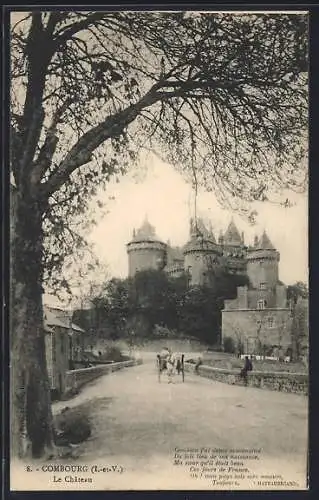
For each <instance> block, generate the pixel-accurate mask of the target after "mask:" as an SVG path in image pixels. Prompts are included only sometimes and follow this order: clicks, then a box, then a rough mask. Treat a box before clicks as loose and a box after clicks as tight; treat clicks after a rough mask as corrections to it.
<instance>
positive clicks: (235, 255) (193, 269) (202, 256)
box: [127, 219, 246, 286]
mask: <svg viewBox="0 0 319 500" xmlns="http://www.w3.org/2000/svg"><path fill="white" fill-rule="evenodd" d="M245 251H246V247H245V245H244V242H243V237H242V236H240V235H239V232H238V230H237V228H236V226H235V224H234V222H233V221H231V223H230V225H229V227H228V229H227V231H226V232H225V235H224V236H223V235H222V234H221V235H220V236H219V241H218V242H217V241H216V239H215V236H214V234H213V230H212V228H211V227H209V228H207V227H206V226H205V224H204V223H203V221H202V220H201V219H198V220H197V221H196V222H195V221H194V220H193V219H192V220H191V221H190V233H189V240H188V241H187V243H186V244H185V245H184V246H183V247H172V246H171V245H170V243H169V242H167V243H164V242H163V241H161V240H160V238H159V237H158V236H157V235H156V233H155V228H154V227H153V226H152V225H151V224H150V223H149V222H148V220H147V219H145V221H144V222H143V224H142V226H141V227H140V228H139V229H137V230H135V229H134V230H133V237H132V240H131V241H130V242H129V243H128V244H127V254H128V264H129V266H128V267H129V273H128V274H129V276H134V275H135V273H136V272H138V271H142V270H146V269H157V270H165V272H167V273H168V274H169V275H170V276H173V277H174V276H175V277H176V276H180V275H181V274H182V273H184V272H187V273H188V275H189V282H190V285H193V286H196V285H203V284H205V283H206V282H207V275H208V271H213V270H214V269H219V268H220V267H221V266H224V267H225V266H226V268H227V269H228V270H229V271H230V272H232V273H239V274H245V273H246V261H245V258H244V255H245Z"/></svg>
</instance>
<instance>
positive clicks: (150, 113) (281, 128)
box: [11, 11, 307, 265]
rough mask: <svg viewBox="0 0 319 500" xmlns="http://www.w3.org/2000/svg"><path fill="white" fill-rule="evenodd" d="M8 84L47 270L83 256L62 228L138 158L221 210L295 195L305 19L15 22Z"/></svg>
mask: <svg viewBox="0 0 319 500" xmlns="http://www.w3.org/2000/svg"><path fill="white" fill-rule="evenodd" d="M11 70H12V93H11V98H12V113H11V118H12V138H11V142H12V172H13V176H14V181H15V184H16V185H17V186H18V187H19V188H20V187H21V188H22V186H24V188H25V189H27V188H28V189H29V190H30V191H31V192H32V193H33V195H34V196H35V197H36V198H38V199H39V200H41V202H42V203H43V204H44V207H43V214H44V215H43V217H44V220H45V232H46V235H47V239H48V240H50V244H51V247H54V248H56V250H55V252H54V256H53V257H54V258H53V261H54V262H53V264H54V263H55V264H56V265H58V261H59V257H61V255H63V252H61V248H62V247H65V246H67V245H69V246H71V248H72V247H73V248H74V246H75V245H76V243H80V242H79V241H77V240H76V232H75V233H74V232H72V231H70V230H69V228H68V227H67V225H66V223H65V221H66V220H69V219H70V218H71V217H72V216H73V217H74V218H75V219H76V217H77V216H79V214H80V216H82V215H83V213H84V212H85V211H86V210H87V208H88V200H89V199H90V197H91V196H92V195H94V193H95V192H96V189H97V186H98V184H105V183H107V182H108V180H109V179H110V177H111V176H117V175H121V174H122V173H124V172H126V171H127V169H128V168H129V167H131V166H132V165H133V164H134V161H135V160H137V159H138V151H139V149H140V148H141V147H149V148H152V149H153V150H155V151H156V153H157V154H158V155H160V156H161V157H163V158H165V159H166V160H167V161H169V162H171V163H173V164H174V165H176V166H177V168H179V169H180V170H181V171H182V172H183V173H184V174H185V176H186V177H187V178H188V179H190V180H191V181H192V182H194V183H195V184H196V185H197V183H200V184H203V185H205V187H206V189H214V190H215V192H216V194H217V196H218V197H219V198H220V200H221V201H223V202H224V203H228V204H232V201H231V200H232V199H233V196H235V197H237V198H238V197H240V198H241V199H246V200H250V201H251V200H265V199H267V196H268V193H269V192H270V191H271V189H274V188H278V187H279V188H282V187H288V188H291V189H302V188H303V187H304V182H305V161H304V160H305V156H306V152H305V148H306V142H305V137H306V135H305V134H306V127H307V19H306V16H304V15H301V14H300V15H288V14H287V15H284V14H282V15H276V14H239V13H237V14H229V13H196V12H194V13H188V12H170V13H164V12H80V11H79V12H63V11H55V12H40V11H34V12H31V13H29V14H28V13H25V14H24V13H20V18H19V19H18V20H16V21H15V17H14V15H13V16H12V29H11ZM81 221H82V222H83V217H81ZM88 222H89V221H88Z"/></svg>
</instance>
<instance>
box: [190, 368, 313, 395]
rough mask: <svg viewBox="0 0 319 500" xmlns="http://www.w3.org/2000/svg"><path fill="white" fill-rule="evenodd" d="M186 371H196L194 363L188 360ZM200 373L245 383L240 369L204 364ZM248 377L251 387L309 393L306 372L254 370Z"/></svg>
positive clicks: (233, 382)
mask: <svg viewBox="0 0 319 500" xmlns="http://www.w3.org/2000/svg"><path fill="white" fill-rule="evenodd" d="M185 371H188V372H191V371H194V364H192V363H187V362H186V363H185ZM198 375H200V376H202V377H206V378H210V379H212V380H216V381H218V382H224V383H226V384H232V385H244V382H243V380H242V378H241V377H240V376H239V371H238V370H236V371H235V370H228V369H226V368H213V367H211V366H206V365H202V366H200V367H199V368H198ZM247 378H248V383H247V385H248V386H249V387H258V388H260V389H269V390H272V391H281V392H291V393H295V394H305V395H307V394H308V375H307V374H305V373H288V372H257V371H252V372H249V373H248V377H247Z"/></svg>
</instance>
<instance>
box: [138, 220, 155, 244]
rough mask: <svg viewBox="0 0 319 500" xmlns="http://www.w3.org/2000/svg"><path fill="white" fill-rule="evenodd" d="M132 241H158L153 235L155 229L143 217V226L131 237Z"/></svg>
mask: <svg viewBox="0 0 319 500" xmlns="http://www.w3.org/2000/svg"><path fill="white" fill-rule="evenodd" d="M133 241H160V239H159V238H158V236H157V235H156V233H155V228H154V226H152V224H150V223H149V221H148V219H147V217H145V219H144V222H143V224H142V225H141V227H140V228H139V229H137V230H136V232H135V234H134V235H133Z"/></svg>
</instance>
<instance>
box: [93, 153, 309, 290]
mask: <svg viewBox="0 0 319 500" xmlns="http://www.w3.org/2000/svg"><path fill="white" fill-rule="evenodd" d="M144 163H145V167H146V174H145V178H144V179H143V180H142V181H140V182H138V183H137V182H136V180H134V178H133V176H132V175H126V176H125V177H123V179H122V180H121V181H120V182H119V183H118V184H116V183H110V184H109V187H108V190H107V192H106V193H105V195H103V196H104V197H105V199H106V198H107V197H108V196H110V195H113V196H114V197H115V199H114V201H113V202H108V203H107V206H108V210H109V213H108V214H107V215H106V216H105V217H104V218H103V219H102V220H101V221H100V222H99V223H98V225H97V226H96V227H95V228H94V230H93V231H92V233H91V235H90V239H91V240H92V241H93V242H94V244H95V249H96V253H97V255H98V256H99V257H100V258H102V259H103V260H104V261H105V262H107V264H108V266H109V271H110V274H111V275H112V276H119V277H126V276H127V272H128V265H127V254H126V246H125V245H126V243H127V242H128V241H130V239H131V237H132V231H133V228H138V227H139V226H140V225H141V224H142V222H143V220H144V218H145V216H147V218H148V220H149V222H150V223H151V224H153V225H154V226H155V228H156V233H157V235H158V236H159V237H160V238H161V239H162V240H163V241H165V242H166V241H167V240H170V242H171V244H172V245H183V244H184V243H185V242H186V241H187V238H188V236H189V218H190V217H191V216H192V215H193V214H192V208H193V206H194V205H193V201H192V200H193V197H192V191H191V189H190V186H189V185H187V184H186V182H185V181H184V180H183V178H182V177H181V176H180V175H179V174H178V173H177V172H176V171H175V170H174V169H173V168H172V167H171V166H170V165H168V164H165V163H163V162H162V161H161V160H159V159H158V158H157V157H155V156H154V155H153V154H151V153H150V154H149V155H148V156H147V157H146V158H145V159H144ZM103 196H102V198H103ZM290 199H292V200H293V201H294V202H295V205H294V206H293V207H291V208H284V207H282V206H278V205H275V204H270V203H259V204H258V205H257V204H256V209H257V211H258V214H259V215H258V217H257V223H256V225H255V226H251V225H249V224H248V223H247V221H246V220H245V219H243V218H242V217H240V216H239V215H238V214H236V213H232V212H229V211H227V210H225V209H222V208H221V206H220V205H219V204H218V202H217V201H216V198H215V196H214V195H213V194H212V193H205V192H204V191H202V192H200V193H199V196H198V215H199V216H202V217H204V218H205V219H206V220H208V219H209V220H210V221H211V223H212V227H213V230H214V233H215V236H216V237H218V234H219V231H220V230H225V229H226V228H227V225H228V224H229V222H230V220H231V218H232V217H233V219H234V221H235V223H236V224H237V227H238V229H239V230H240V231H244V233H245V243H246V244H250V243H252V241H253V238H254V235H255V234H260V233H261V232H262V231H263V230H264V229H266V231H267V233H268V235H269V237H270V239H271V241H272V242H273V244H274V245H275V247H276V248H277V249H278V250H279V252H280V254H281V260H280V265H279V274H280V279H281V280H282V281H283V282H285V283H286V284H290V283H294V282H296V281H298V280H301V281H307V279H308V278H307V277H308V261H307V254H308V249H307V240H308V232H307V226H308V220H307V198H306V196H305V195H304V196H302V195H295V194H291V195H290Z"/></svg>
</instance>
